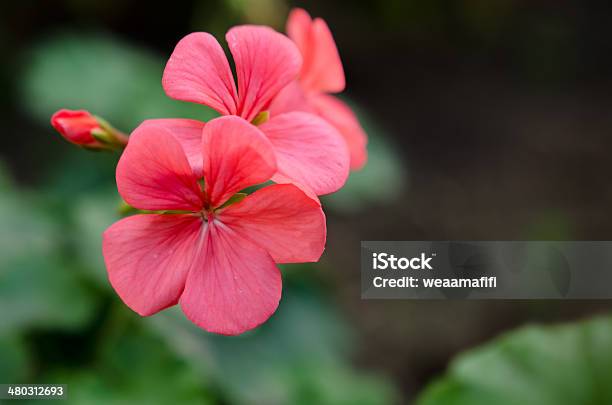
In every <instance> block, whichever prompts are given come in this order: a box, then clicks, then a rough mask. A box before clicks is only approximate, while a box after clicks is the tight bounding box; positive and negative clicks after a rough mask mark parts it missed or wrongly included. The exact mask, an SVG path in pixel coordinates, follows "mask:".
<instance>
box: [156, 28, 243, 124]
mask: <svg viewBox="0 0 612 405" xmlns="http://www.w3.org/2000/svg"><path fill="white" fill-rule="evenodd" d="M162 85H163V87H164V90H165V91H166V94H167V95H168V96H169V97H172V98H175V99H177V100H183V101H191V102H194V103H200V104H205V105H207V106H209V107H212V108H214V109H215V110H217V111H219V112H220V113H221V114H235V113H236V109H237V100H238V96H237V93H236V85H235V83H234V77H233V75H232V71H231V69H230V66H229V62H228V61H227V57H226V56H225V53H224V52H223V49H222V48H221V45H219V42H217V40H216V39H215V37H213V36H212V35H210V34H208V33H205V32H194V33H192V34H189V35H187V36H186V37H184V38H183V39H181V40H180V41H179V43H178V44H177V45H176V48H174V52H172V55H171V56H170V59H169V60H168V63H167V64H166V69H165V70H164V76H163V79H162Z"/></svg>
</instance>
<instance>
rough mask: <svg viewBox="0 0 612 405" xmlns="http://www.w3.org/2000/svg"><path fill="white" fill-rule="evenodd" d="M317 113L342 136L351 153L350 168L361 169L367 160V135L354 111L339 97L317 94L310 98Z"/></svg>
mask: <svg viewBox="0 0 612 405" xmlns="http://www.w3.org/2000/svg"><path fill="white" fill-rule="evenodd" d="M310 101H311V103H312V105H313V106H314V107H315V109H316V111H317V113H318V114H319V115H320V116H321V117H323V118H325V119H326V120H327V121H328V122H329V123H330V124H332V125H333V126H334V127H336V129H337V130H338V131H339V132H340V134H341V135H342V136H343V137H344V140H345V141H346V144H347V145H348V149H349V153H350V155H351V170H358V169H361V168H362V167H363V166H364V165H365V163H366V161H367V160H368V151H367V149H366V144H367V143H368V137H367V135H366V133H365V132H364V130H363V128H362V127H361V125H360V124H359V121H358V120H357V117H356V116H355V113H354V112H353V111H352V110H351V108H350V107H349V106H348V105H346V104H345V103H344V102H343V101H341V100H340V99H339V98H337V97H334V96H329V95H326V94H319V95H316V96H313V97H311V98H310Z"/></svg>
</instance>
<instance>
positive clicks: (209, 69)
mask: <svg viewBox="0 0 612 405" xmlns="http://www.w3.org/2000/svg"><path fill="white" fill-rule="evenodd" d="M226 39H227V43H228V45H229V49H230V51H231V53H232V55H233V57H234V62H235V65H236V76H237V79H238V85H237V86H236V83H235V82H234V77H233V75H232V71H231V69H230V65H229V62H228V60H227V58H226V56H225V54H224V52H223V49H222V48H221V46H220V45H219V43H218V42H217V40H216V39H215V38H214V37H213V36H212V35H210V34H207V33H204V32H196V33H192V34H189V35H187V36H186V37H184V38H183V39H181V40H180V41H179V43H178V44H177V45H176V48H175V49H174V52H173V53H172V55H171V56H170V59H169V60H168V63H167V65H166V69H165V71H164V76H163V80H162V84H163V87H164V90H165V91H166V93H167V94H168V96H170V97H172V98H175V99H178V100H183V101H190V102H195V103H200V104H204V105H207V106H209V107H212V108H214V109H215V110H217V111H218V112H219V113H221V114H223V115H236V116H239V117H242V118H244V119H245V120H247V121H249V122H252V123H254V124H257V125H259V128H260V129H261V131H262V132H263V133H264V134H265V135H266V136H267V138H268V140H269V141H270V143H271V144H272V146H273V148H274V151H275V155H276V162H277V172H276V173H275V174H274V176H272V180H274V181H276V182H279V183H286V182H294V183H297V184H300V185H302V186H305V187H306V188H308V189H310V190H312V191H314V192H315V193H316V194H319V195H320V194H327V193H331V192H334V191H336V190H338V189H339V188H340V187H342V186H343V185H344V183H345V181H346V178H347V176H348V171H349V156H348V151H347V148H346V144H345V142H344V141H343V139H342V136H341V135H340V134H339V133H338V131H337V130H336V129H335V128H334V127H333V126H331V125H329V124H328V123H327V122H326V121H325V120H323V119H321V118H320V117H318V116H316V115H315V114H311V113H307V112H303V111H291V112H286V113H283V114H272V115H269V113H268V108H269V105H270V102H271V101H272V99H273V98H274V97H275V96H276V95H277V94H278V92H279V91H280V90H281V89H282V88H283V87H285V86H286V85H287V84H288V83H290V82H291V81H292V80H294V79H295V78H296V76H297V74H298V72H299V71H300V68H301V65H302V57H301V56H300V52H299V51H298V49H297V48H296V46H295V45H294V44H293V42H292V41H291V40H290V39H289V38H287V37H286V36H284V35H282V34H280V33H278V32H276V31H274V30H272V29H271V28H268V27H262V26H239V27H234V28H232V29H230V30H229V31H228V33H227V35H226ZM268 118H269V119H268ZM173 122H174V124H177V125H179V126H185V125H187V126H189V125H194V124H193V122H192V123H190V124H184V125H183V124H180V123H178V122H177V121H176V120H173ZM187 153H188V154H191V152H187Z"/></svg>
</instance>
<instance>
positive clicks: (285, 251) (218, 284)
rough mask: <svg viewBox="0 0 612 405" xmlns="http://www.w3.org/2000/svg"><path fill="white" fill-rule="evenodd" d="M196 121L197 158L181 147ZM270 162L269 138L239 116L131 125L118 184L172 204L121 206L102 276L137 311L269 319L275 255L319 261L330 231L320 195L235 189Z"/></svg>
mask: <svg viewBox="0 0 612 405" xmlns="http://www.w3.org/2000/svg"><path fill="white" fill-rule="evenodd" d="M185 122H187V126H186V127H182V129H181V127H180V126H178V125H176V124H177V123H178V124H184V123H185ZM189 123H191V124H193V125H192V126H191V127H190V126H189V125H188V124H189ZM170 124H172V125H170ZM173 125H174V126H173ZM196 127H198V128H199V130H198V131H199V133H200V142H201V143H199V144H200V154H199V156H198V157H197V159H196V156H195V154H193V155H188V154H186V153H185V152H184V151H185V150H186V149H189V150H193V148H192V147H191V146H193V145H191V146H188V147H187V148H186V147H185V145H186V144H187V145H188V144H190V143H192V142H194V139H193V138H192V134H193V133H194V132H195V130H194V129H195V128H196ZM169 128H174V130H175V133H173V132H170V130H169ZM185 134H189V135H187V136H186V135H185ZM196 160H198V161H199V162H198V165H199V166H198V167H199V168H196V169H195V171H194V169H193V168H192V167H193V163H194V162H195V161H196ZM190 161H191V162H192V163H191V164H190ZM276 170H277V167H276V160H275V154H274V149H273V145H272V143H271V142H270V140H269V139H268V138H267V137H266V136H265V135H264V134H263V133H262V131H261V130H259V129H258V128H257V127H256V126H254V125H251V124H250V123H248V122H247V121H245V120H243V119H242V118H239V117H221V118H217V119H214V120H212V121H210V122H208V123H207V124H205V125H204V126H203V129H202V126H201V125H200V123H198V122H197V121H188V120H177V121H174V122H173V121H172V120H170V121H168V120H154V121H149V122H145V123H143V124H142V125H141V126H139V127H138V128H137V129H136V130H135V131H134V132H133V134H132V135H131V137H130V142H129V144H128V146H127V148H126V149H125V151H124V153H123V155H122V156H121V159H120V161H119V164H118V166H117V187H118V189H119V193H120V194H121V196H122V197H123V198H124V199H125V201H127V202H128V203H129V204H130V205H132V206H134V207H136V208H139V209H141V210H150V211H158V210H169V211H170V212H165V213H150V214H139V215H134V216H131V217H127V218H124V219H122V220H120V221H119V222H116V223H115V224H113V225H112V226H111V227H110V228H108V229H107V230H106V231H105V232H104V238H103V253H104V259H105V262H106V266H107V270H108V275H109V279H110V282H111V284H112V286H113V287H114V289H115V290H116V291H117V293H118V294H119V296H120V297H121V299H122V300H123V301H124V302H125V303H126V304H127V305H128V306H129V307H130V308H132V309H133V310H134V311H136V312H137V313H139V314H140V315H143V316H147V315H151V314H154V313H156V312H158V311H161V310H162V309H164V308H167V307H169V306H172V305H175V304H177V303H179V304H180V305H181V308H182V310H183V312H184V313H185V314H186V316H187V317H188V318H189V319H190V320H191V321H192V322H194V323H195V324H197V325H198V326H200V327H201V328H203V329H206V330H208V331H210V332H214V333H220V334H227V335H235V334H239V333H242V332H244V331H247V330H249V329H252V328H254V327H256V326H258V325H259V324H261V323H263V322H264V321H266V320H267V319H268V318H269V317H270V316H271V315H272V313H274V311H275V310H276V308H277V306H278V303H279V300H280V297H281V275H280V272H279V270H278V268H277V267H276V264H275V263H295V262H307V261H317V260H318V259H319V257H320V256H321V254H322V252H323V248H324V245H325V235H326V229H325V216H324V214H323V211H322V210H321V206H320V203H319V202H318V200H317V199H316V198H314V199H313V198H311V197H309V196H308V195H307V194H306V193H304V192H303V191H301V190H300V189H299V188H298V187H296V186H294V185H292V184H276V185H271V186H268V187H264V188H262V189H260V190H258V191H256V192H254V193H252V194H251V195H249V196H246V197H245V198H244V199H242V200H241V201H239V200H240V198H242V197H244V196H243V195H240V194H238V195H235V193H236V192H238V191H240V190H242V189H244V188H245V187H249V186H252V185H255V184H259V183H263V182H265V181H267V180H268V179H270V177H271V176H273V175H274V173H275V172H276ZM198 171H199V173H197V172H198ZM202 178H203V180H204V185H203V186H201V185H200V184H201V182H200V180H201V179H202ZM232 196H235V197H234V198H233V199H232V200H230V201H229V202H228V200H229V199H230V198H231V197H232ZM237 197H240V198H237ZM226 202H227V204H226ZM231 202H233V203H231ZM230 203H231V204H230Z"/></svg>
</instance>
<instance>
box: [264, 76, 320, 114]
mask: <svg viewBox="0 0 612 405" xmlns="http://www.w3.org/2000/svg"><path fill="white" fill-rule="evenodd" d="M268 111H269V112H270V116H271V117H276V116H277V115H279V114H283V113H287V112H291V111H303V112H309V113H315V114H316V110H315V109H314V107H313V106H311V105H310V101H309V99H308V97H307V95H306V93H304V89H302V85H301V84H300V83H299V82H298V81H297V80H294V81H292V82H291V83H289V84H288V85H286V86H285V87H283V89H282V90H281V91H280V92H279V93H278V95H277V96H276V97H274V99H273V100H272V102H271V103H270V107H268Z"/></svg>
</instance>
